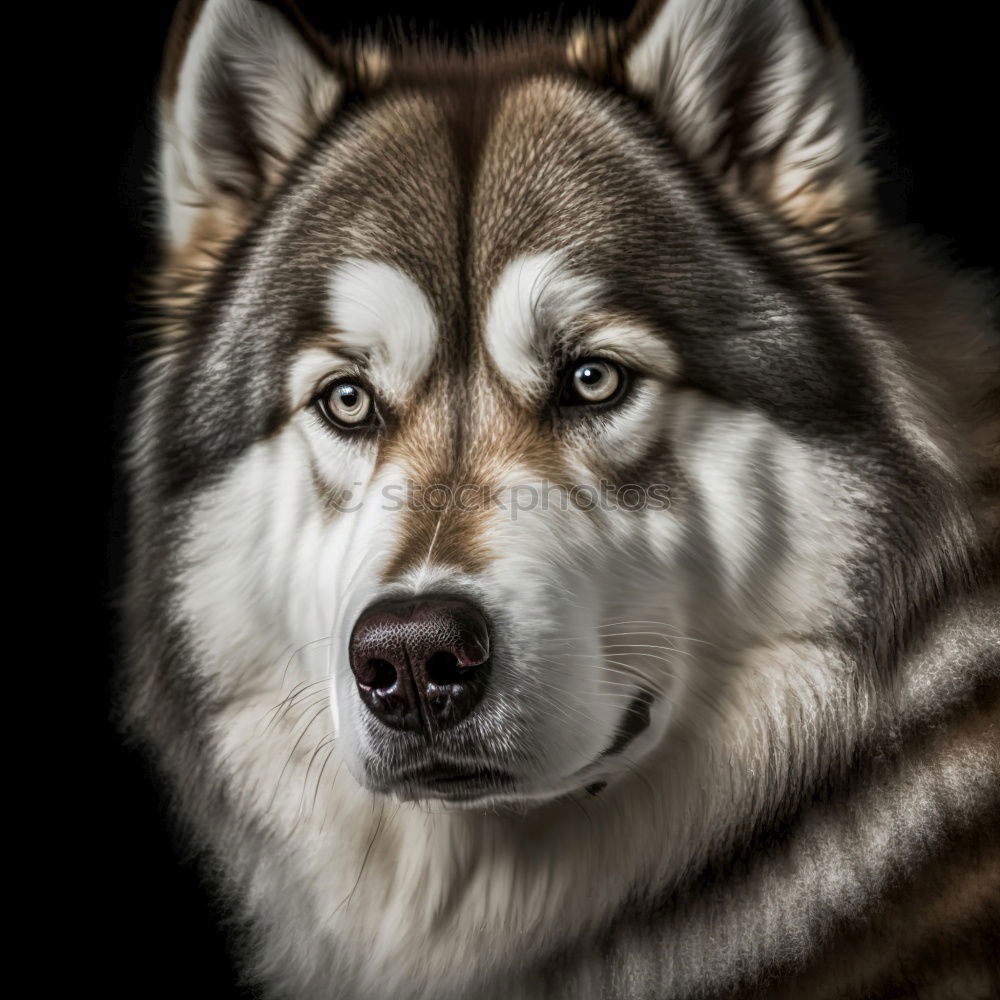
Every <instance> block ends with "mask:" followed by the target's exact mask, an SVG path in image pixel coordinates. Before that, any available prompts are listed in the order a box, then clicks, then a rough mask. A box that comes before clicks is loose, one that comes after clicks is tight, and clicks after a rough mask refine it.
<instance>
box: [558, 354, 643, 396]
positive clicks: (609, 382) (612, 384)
mask: <svg viewBox="0 0 1000 1000" xmlns="http://www.w3.org/2000/svg"><path fill="white" fill-rule="evenodd" d="M627 384H628V373H627V372H626V371H625V369H624V368H622V367H621V365H618V364H615V362H614V361H607V360H605V359H603V358H585V359H583V360H582V361H574V362H573V364H571V365H570V366H569V368H568V369H567V370H566V374H565V375H564V376H563V383H562V389H561V390H560V393H559V405H560V406H594V405H598V404H600V405H604V406H608V405H611V404H612V403H617V402H618V400H619V399H621V397H622V396H623V395H624V393H625V389H626V387H627Z"/></svg>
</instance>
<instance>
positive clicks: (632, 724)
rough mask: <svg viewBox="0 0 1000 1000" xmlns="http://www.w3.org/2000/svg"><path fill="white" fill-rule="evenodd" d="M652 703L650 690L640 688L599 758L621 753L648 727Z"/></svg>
mask: <svg viewBox="0 0 1000 1000" xmlns="http://www.w3.org/2000/svg"><path fill="white" fill-rule="evenodd" d="M652 704H653V695H652V693H651V692H649V691H646V690H642V689H640V691H639V693H638V694H637V695H636V696H635V697H634V698H633V699H632V701H631V702H629V704H628V707H627V708H626V709H625V711H624V712H623V713H622V717H621V721H620V722H619V723H618V729H617V731H616V733H615V737H614V739H613V740H612V741H611V744H610V746H608V747H607V748H606V749H605V750H603V751H602V752H601V754H600V757H599V758H598V759H599V760H603V759H605V758H607V757H611V756H613V755H614V754H617V753H621V752H622V750H624V749H625V748H626V747H627V746H628V745H629V744H630V743H631V742H632V741H633V740H634V739H635V738H636V737H637V736H638V735H639V734H640V733H643V732H645V730H647V729H648V728H649V723H650V715H649V709H650V707H651V706H652Z"/></svg>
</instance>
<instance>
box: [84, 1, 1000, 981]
mask: <svg viewBox="0 0 1000 1000" xmlns="http://www.w3.org/2000/svg"><path fill="white" fill-rule="evenodd" d="M300 2H301V6H302V7H303V8H304V9H305V11H306V13H307V14H308V15H309V16H310V17H311V19H312V20H313V22H314V23H316V24H317V25H319V26H321V27H322V28H324V29H325V30H326V31H327V32H328V33H329V34H331V35H336V34H337V33H338V32H341V31H344V30H347V29H350V28H356V27H359V26H365V25H371V24H375V23H377V21H378V19H380V18H381V19H383V20H385V19H388V18H398V19H401V20H402V22H403V23H404V24H413V25H416V26H417V27H419V28H422V29H425V30H427V29H432V30H433V31H434V32H435V33H438V34H447V33H451V34H453V35H454V34H455V33H462V32H463V31H464V29H465V28H466V27H467V26H468V25H469V24H471V23H479V24H484V25H486V26H488V27H490V28H501V27H502V26H504V25H505V24H513V23H517V22H518V21H519V20H520V19H524V18H527V17H530V16H533V17H537V16H538V14H539V13H540V12H544V11H548V12H550V14H551V13H556V12H558V11H561V12H562V14H563V16H571V15H572V14H574V13H576V12H578V11H580V10H583V9H597V10H599V11H600V12H602V13H605V14H611V15H623V14H624V13H626V12H627V11H628V10H629V9H630V6H631V5H630V4H629V3H628V2H615V3H605V4H599V3H598V4H590V5H588V4H572V3H567V4H563V5H562V6H561V7H559V8H557V7H556V5H555V4H550V5H546V4H545V3H544V0H540V2H537V3H534V4H532V3H525V2H518V0H509V2H507V3H504V4H502V5H500V4H497V3H490V4H486V5H483V6H481V7H479V8H478V9H475V8H469V9H468V10H467V11H463V12H456V11H455V10H454V9H453V8H452V7H451V5H450V4H448V3H446V2H436V3H434V2H424V3H421V2H419V0H413V2H411V3H399V4H392V5H388V4H384V3H382V2H381V0H375V2H374V3H373V4H372V5H371V13H370V16H365V15H362V14H360V13H347V12H345V11H344V10H343V9H341V8H339V6H338V5H337V4H334V3H324V2H323V0H300ZM827 7H828V8H829V9H830V10H831V12H832V13H833V15H834V18H835V20H836V21H837V23H838V24H839V26H840V28H841V31H842V33H843V35H844V36H845V37H846V38H847V40H848V41H849V43H850V45H851V46H852V47H853V49H854V52H855V54H856V58H857V61H858V63H859V64H860V67H861V69H862V72H863V74H864V77H865V80H866V93H867V104H868V111H869V123H870V124H871V125H872V126H873V128H874V133H873V134H874V136H875V137H876V139H877V142H876V147H875V151H874V155H875V159H876V162H877V163H878V165H879V167H880V169H881V173H882V177H883V180H882V182H881V186H880V195H881V199H882V201H883V203H884V206H885V209H886V211H887V212H888V214H889V215H890V217H891V218H893V219H895V220H897V221H899V222H901V223H906V224H911V225H912V224H917V223H919V224H920V228H921V230H922V231H923V232H926V233H927V234H929V235H930V236H932V237H934V238H936V239H938V240H939V241H940V243H941V245H942V249H943V252H944V253H946V254H950V255H951V256H952V257H953V259H954V260H955V261H957V262H959V263H962V264H966V265H971V266H975V267H986V268H990V267H993V266H995V264H996V252H995V245H996V242H997V237H996V233H995V230H996V224H997V219H996V200H995V192H996V190H997V186H998V185H997V182H996V176H995V171H996V164H995V162H994V160H993V157H992V155H991V152H990V147H991V146H992V139H993V133H994V132H995V121H993V115H994V114H995V96H996V95H995V90H994V85H993V70H994V68H995V67H994V66H993V63H994V62H995V59H996V56H995V50H994V47H993V39H992V33H991V29H990V28H989V26H988V25H987V23H986V14H985V12H984V11H983V8H982V5H980V4H977V3H975V2H974V0H953V2H951V3H949V4H946V5H944V6H941V5H932V6H929V7H926V8H924V9H923V10H921V8H920V7H919V6H917V5H914V4H912V3H909V2H891V0H883V2H880V3H873V2H871V0H857V2H851V0H827ZM172 9H173V3H172V2H169V0H141V2H132V3H128V4H123V5H122V6H121V9H120V11H119V12H117V13H115V14H113V15H112V14H110V13H103V14H102V15H101V17H102V18H103V21H101V23H99V24H97V26H96V27H97V35H98V37H97V39H96V43H97V45H98V48H99V50H101V51H100V52H99V56H98V59H99V68H98V73H97V75H98V76H99V77H100V78H101V79H104V80H105V81H106V83H107V86H106V87H105V88H104V93H105V94H106V102H105V104H104V105H103V107H102V111H103V112H106V114H105V115H104V120H105V121H106V122H107V123H108V124H109V126H110V129H111V139H110V142H109V143H108V145H107V150H108V152H109V154H110V156H111V159H112V162H111V164H110V171H111V173H110V174H109V173H104V174H103V178H102V179H106V178H107V177H108V176H111V177H113V178H114V179H115V181H116V190H115V192H114V195H113V198H112V201H111V204H110V206H109V207H108V209H106V210H100V223H99V224H100V226H101V227H102V233H101V235H102V237H104V240H107V237H109V236H112V235H115V230H114V229H113V227H112V226H111V225H109V220H110V219H112V218H113V220H114V226H117V237H118V238H117V240H114V241H111V240H107V245H108V246H112V247H115V246H116V247H117V248H119V250H120V254H119V255H118V256H117V258H115V255H114V254H112V256H111V259H110V261H109V259H108V258H107V256H104V255H102V257H101V260H100V262H99V266H100V276H99V278H98V279H97V281H96V283H95V284H94V285H93V286H92V287H93V288H96V289H98V290H103V291H106V292H107V293H108V294H109V300H110V301H109V311H108V313H107V315H109V316H110V317H112V320H111V323H110V325H109V327H108V328H106V330H105V331H104V333H103V334H102V338H103V339H100V340H98V341H97V342H96V343H95V344H94V345H91V346H92V349H93V350H95V351H97V352H99V353H98V359H99V360H100V361H101V364H100V365H98V366H95V367H96V369H97V370H98V371H100V372H101V375H100V378H101V379H102V380H103V381H102V382H101V385H100V391H101V393H102V395H101V397H100V399H101V406H102V418H101V425H100V426H101V428H102V431H103V433H102V435H100V437H101V441H100V444H101V445H102V446H103V445H106V447H107V451H106V454H107V455H108V456H111V457H110V458H109V460H108V461H107V463H106V465H105V466H104V467H105V468H109V469H110V475H109V476H108V478H107V481H106V486H107V493H108V495H107V500H108V502H107V504H106V505H105V507H104V509H105V510H110V512H111V513H110V515H109V522H108V523H109V527H110V555H109V556H108V557H107V559H106V567H107V572H106V574H105V585H104V586H103V588H102V590H101V592H100V595H99V603H100V607H99V608H98V609H97V610H98V613H99V615H100V616H101V620H104V619H105V618H106V617H110V619H111V624H112V627H111V629H110V630H109V632H110V637H109V640H108V644H107V650H108V654H107V657H106V664H107V668H108V670H107V676H110V675H111V671H112V670H113V665H114V661H115V657H116V646H115V639H114V635H115V613H114V594H115V588H116V586H117V584H118V579H119V573H120V563H121V548H122V545H121V538H122V530H123V524H124V510H123V502H122V488H121V482H120V476H119V475H118V467H117V466H118V459H117V455H118V449H119V447H120V434H121V423H122V415H123V412H124V409H125V405H126V401H127V399H128V391H129V387H130V384H131V381H132V378H133V375H134V372H135V369H136V364H137V358H138V354H139V338H138V337H137V336H136V332H137V331H138V330H140V329H141V328H142V309H141V305H140V304H139V303H138V300H137V296H136V294H135V291H136V288H137V287H138V286H137V276H139V275H141V274H142V273H143V272H144V270H145V269H146V268H147V267H148V266H149V264H150V263H151V261H152V260H153V259H154V251H155V245H154V241H153V239H152V220H153V218H154V216H153V211H152V203H151V199H150V196H149V189H150V186H151V185H150V183H149V168H150V163H151V161H152V156H153V149H154V147H153V130H152V124H151V109H152V97H153V93H154V88H155V81H156V77H157V72H158V66H159V58H160V50H161V46H162V43H163V39H164V37H165V34H166V31H167V26H168V23H169V20H170V14H171V11H172ZM77 85H79V86H83V85H84V83H83V82H78V81H74V83H73V86H77ZM83 152H84V153H85V154H86V155H88V156H90V155H91V154H92V153H93V150H91V149H83ZM104 240H102V242H104ZM109 274H110V275H111V277H112V279H113V280H112V281H111V282H108V280H107V279H108V275H109ZM100 352H107V353H106V355H104V356H101V354H100ZM91 681H92V683H90V682H91ZM87 697H88V698H89V699H90V701H89V702H88V704H92V706H93V718H94V720H95V722H96V727H97V732H98V734H99V735H98V745H99V747H100V748H101V759H100V761H99V763H98V768H97V770H98V774H97V779H96V780H95V781H93V782H88V783H87V784H86V796H85V798H86V801H85V803H84V805H83V806H82V807H81V808H82V809H85V810H87V815H86V816H85V819H86V822H87V824H88V825H89V826H90V828H91V829H92V830H93V831H94V833H95V834H96V840H97V844H96V846H95V850H94V851H93V852H91V851H89V849H88V850H81V855H82V856H81V857H80V859H79V864H80V866H82V867H84V868H87V869H89V870H90V871H91V872H92V873H93V874H94V875H95V876H96V877H95V878H94V889H93V892H95V893H96V897H95V898H94V899H93V900H92V903H93V904H94V905H93V906H88V907H86V908H85V912H87V913H89V914H90V916H89V917H88V922H90V923H91V926H90V927H89V928H88V930H89V934H90V935H92V936H93V942H94V943H93V945H92V946H90V947H89V949H88V950H90V958H91V962H92V965H93V967H94V970H95V976H96V978H95V981H94V982H93V983H92V984H89V985H91V986H92V987H95V988H96V992H97V993H98V995H100V996H102V997H105V998H118V997H122V998H124V997H130V998H132V997H158V996H164V997H168V996H169V997H172V998H178V997H186V996H192V997H197V998H201V997H206V998H208V997H211V998H213V1000H224V998H226V997H237V996H248V995H249V994H248V993H245V992H241V991H240V990H238V989H237V987H236V986H235V985H234V980H235V976H234V972H233V969H232V966H231V963H230V961H229V958H228V956H227V951H226V944H225V939H224V935H223V932H222V931H221V930H220V928H219V922H220V918H221V915H220V914H219V913H218V912H216V911H215V910H213V907H212V904H211V903H210V901H209V899H208V898H207V897H206V895H205V894H204V892H203V890H202V888H201V886H200V884H199V880H198V877H197V874H196V871H195V869H194V867H193V866H192V865H191V864H190V863H189V862H181V861H180V860H179V859H178V857H177V856H176V854H175V852H174V850H173V848H172V845H171V838H170V836H169V833H168V824H167V822H166V821H165V818H164V816H163V815H162V814H161V811H160V808H159V806H158V804H157V798H156V795H155V792H154V789H153V786H152V782H151V779H150V778H149V776H148V774H147V773H146V768H145V766H144V764H143V762H142V760H141V758H140V757H139V756H138V755H136V754H135V753H134V752H132V751H129V750H126V749H124V748H123V747H122V745H121V741H120V740H119V738H118V736H117V735H116V733H115V732H114V730H113V728H112V727H111V726H110V725H109V724H108V722H107V719H108V716H109V707H108V705H109V699H108V689H107V687H106V686H104V685H102V684H101V682H100V679H99V678H92V677H91V676H90V675H89V674H88V686H87ZM96 789H100V790H102V791H103V793H104V794H103V796H100V797H98V798H97V799H95V797H94V791H95V790H96Z"/></svg>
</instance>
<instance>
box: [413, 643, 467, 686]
mask: <svg viewBox="0 0 1000 1000" xmlns="http://www.w3.org/2000/svg"><path fill="white" fill-rule="evenodd" d="M424 670H426V671H427V678H428V680H430V681H431V683H432V684H461V683H462V681H463V680H464V679H465V675H466V674H467V673H468V668H467V667H463V666H462V665H461V664H460V663H459V662H458V657H457V656H456V655H455V654H454V653H452V652H449V651H448V650H447V649H439V650H438V651H437V652H436V653H432V654H431V655H430V656H429V657H428V658H427V661H426V662H425V663H424Z"/></svg>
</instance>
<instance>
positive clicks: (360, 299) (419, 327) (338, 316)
mask: <svg viewBox="0 0 1000 1000" xmlns="http://www.w3.org/2000/svg"><path fill="white" fill-rule="evenodd" d="M329 313H330V318H331V320H332V321H333V324H334V336H335V339H336V343H337V344H338V345H339V346H340V347H341V348H343V349H346V350H349V351H351V352H354V353H357V354H361V355H362V356H363V357H365V359H366V360H367V362H368V364H369V366H370V369H371V372H372V375H373V378H374V379H375V380H376V382H377V384H378V385H379V386H380V388H381V389H382V391H383V392H384V393H385V394H386V395H387V396H388V398H389V399H391V400H395V401H401V400H403V399H405V398H406V397H407V395H408V394H409V393H410V392H411V391H412V390H413V388H414V387H415V386H416V385H417V384H418V383H419V382H420V380H421V379H422V378H423V377H424V375H426V373H427V371H428V370H429V368H430V365H431V362H432V360H433V357H434V351H435V348H436V347H437V339H438V330H437V320H436V319H435V316H434V312H433V310H432V309H431V306H430V303H429V302H428V301H427V297H426V296H425V295H424V293H423V292H422V291H421V290H420V288H419V287H418V286H417V284H416V283H415V282H414V281H413V279H412V278H410V277H409V276H408V275H406V274H403V273H402V271H400V270H399V269H398V268H395V267H392V266H391V265H390V264H384V263H382V262H380V261H370V260H360V259H352V260H345V261H342V262H340V263H339V264H338V265H337V267H336V269H335V270H334V273H333V275H332V277H331V278H330V299H329Z"/></svg>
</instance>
